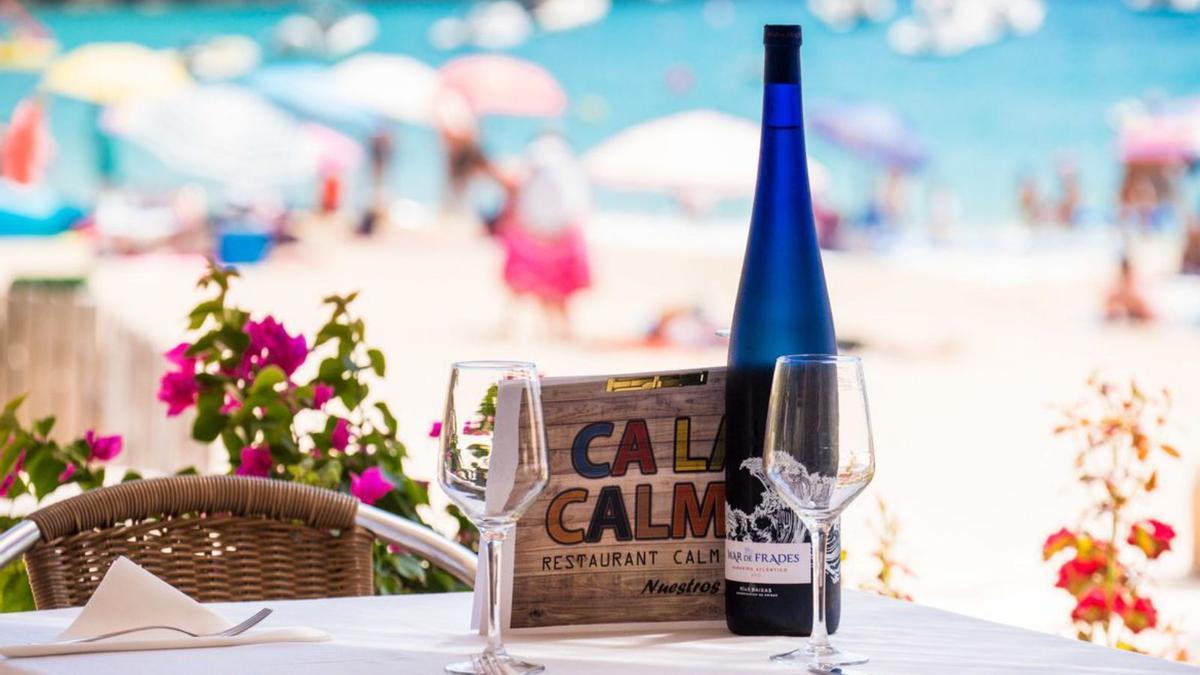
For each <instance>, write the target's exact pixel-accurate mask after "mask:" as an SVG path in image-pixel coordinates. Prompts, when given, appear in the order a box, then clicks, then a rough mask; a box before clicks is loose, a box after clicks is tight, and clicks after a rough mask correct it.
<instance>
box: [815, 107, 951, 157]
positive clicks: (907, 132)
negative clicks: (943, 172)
mask: <svg viewBox="0 0 1200 675" xmlns="http://www.w3.org/2000/svg"><path fill="white" fill-rule="evenodd" d="M809 123H810V124H811V126H812V128H813V130H814V131H816V132H817V133H818V134H820V135H821V136H823V137H824V138H826V139H828V140H830V141H832V142H833V143H835V144H837V145H839V146H841V147H843V148H845V149H847V150H849V151H850V152H853V153H854V154H856V155H859V156H861V157H863V158H866V159H869V160H871V161H874V162H878V163H880V164H883V165H885V166H888V167H893V168H898V169H905V170H913V169H917V168H920V166H921V165H922V164H924V163H925V160H926V159H928V151H927V150H926V149H925V143H924V142H923V141H922V140H921V138H920V137H919V136H918V134H917V132H916V130H915V129H913V128H912V127H911V126H910V125H909V124H908V122H907V121H906V120H905V119H904V118H903V117H901V116H900V114H899V113H897V112H896V111H894V110H892V109H891V108H889V107H887V106H884V105H881V104H878V103H826V104H824V105H818V106H815V107H814V109H813V112H812V114H811V115H810V117H809Z"/></svg>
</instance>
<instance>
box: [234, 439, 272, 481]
mask: <svg viewBox="0 0 1200 675" xmlns="http://www.w3.org/2000/svg"><path fill="white" fill-rule="evenodd" d="M274 465H275V463H274V462H273V461H272V460H271V449H270V448H268V447H267V446H265V445H259V446H252V447H246V448H242V463H241V465H239V466H238V468H237V472H236V473H237V475H239V476H255V477H258V478H266V477H267V476H268V475H269V474H270V473H271V468H272V467H273V466H274Z"/></svg>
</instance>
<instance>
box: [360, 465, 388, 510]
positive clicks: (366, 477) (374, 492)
mask: <svg viewBox="0 0 1200 675" xmlns="http://www.w3.org/2000/svg"><path fill="white" fill-rule="evenodd" d="M394 487H396V486H395V485H394V484H393V483H392V482H391V481H390V480H388V479H387V476H384V475H383V472H382V471H380V470H379V467H377V466H373V467H371V468H369V469H367V470H366V471H364V472H362V475H361V476H360V475H358V474H356V473H354V472H353V471H351V472H350V494H352V495H354V496H355V497H358V499H359V501H361V502H362V503H364V504H374V503H375V502H377V501H379V500H380V499H382V498H383V496H384V495H386V494H387V493H389V492H391V491H392V488H394Z"/></svg>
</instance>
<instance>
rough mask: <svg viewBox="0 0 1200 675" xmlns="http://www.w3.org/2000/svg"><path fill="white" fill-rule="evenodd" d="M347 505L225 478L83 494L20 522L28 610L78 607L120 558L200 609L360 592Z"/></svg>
mask: <svg viewBox="0 0 1200 675" xmlns="http://www.w3.org/2000/svg"><path fill="white" fill-rule="evenodd" d="M356 509H357V503H356V502H355V500H354V498H352V497H350V496H348V495H343V494H339V493H336V492H333V491H330V490H321V489H318V488H313V487H308V486H303V485H297V484H294V483H287V482H283V481H273V480H265V479H256V478H241V477H236V476H179V477H172V478H160V479H152V480H143V481H134V482H130V483H124V484H122V485H117V486H112V487H107V488H101V489H99V490H92V491H90V492H87V493H84V494H82V495H79V496H77V497H73V498H71V499H67V500H65V501H62V502H58V503H56V504H52V505H50V506H47V507H46V508H44V509H41V510H40V511H37V512H35V513H33V514H31V515H30V516H29V518H30V519H31V520H33V521H34V522H36V523H37V524H38V526H39V528H40V529H41V531H42V536H43V540H42V541H41V542H39V543H38V544H37V545H36V546H34V548H33V549H31V550H30V551H29V552H28V553H27V554H26V555H25V564H26V566H27V567H28V569H29V580H30V585H31V586H32V587H33V595H34V600H35V601H36V603H37V606H38V608H39V609H54V608H59V607H72V606H77V605H82V604H84V603H86V602H87V600H88V598H90V597H91V594H92V592H93V591H94V590H95V588H96V585H97V584H99V583H100V579H101V578H103V576H104V573H105V572H106V571H107V570H108V567H109V565H111V564H112V562H113V561H114V560H115V559H116V558H117V557H119V556H122V555H123V556H126V557H127V558H129V559H130V560H133V561H134V562H136V563H137V564H139V565H141V566H142V567H145V568H146V569H147V570H149V571H150V572H152V573H154V574H155V575H157V576H158V577H160V578H162V579H163V580H165V581H166V582H168V583H170V584H171V585H172V586H174V587H175V588H178V589H179V590H181V591H183V592H184V593H186V594H188V595H189V596H191V597H193V598H195V599H196V600H199V601H201V602H220V601H234V600H246V601H251V600H272V599H298V598H323V597H341V596H351V595H369V594H371V593H372V591H373V588H372V560H371V548H372V542H373V537H372V535H371V534H370V533H368V532H366V531H365V530H362V529H361V528H357V527H355V526H354V516H355V513H356Z"/></svg>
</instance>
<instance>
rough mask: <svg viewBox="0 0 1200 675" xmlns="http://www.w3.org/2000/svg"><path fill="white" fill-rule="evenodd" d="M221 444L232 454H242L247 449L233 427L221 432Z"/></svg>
mask: <svg viewBox="0 0 1200 675" xmlns="http://www.w3.org/2000/svg"><path fill="white" fill-rule="evenodd" d="M221 443H223V444H224V445H225V449H226V450H228V451H229V452H231V453H240V452H241V451H242V448H244V447H246V443H245V442H243V441H242V439H241V437H239V436H238V434H237V430H236V429H234V428H233V427H231V426H230V427H226V428H225V429H224V430H223V431H221Z"/></svg>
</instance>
